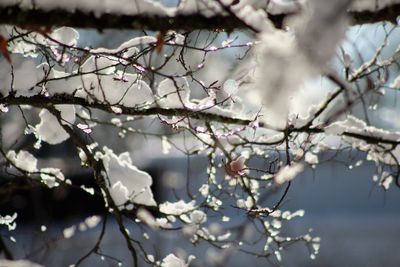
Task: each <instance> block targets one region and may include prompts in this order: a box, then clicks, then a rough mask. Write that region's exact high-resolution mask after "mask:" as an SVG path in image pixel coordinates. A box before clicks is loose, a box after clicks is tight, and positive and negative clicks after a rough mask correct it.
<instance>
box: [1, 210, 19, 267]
mask: <svg viewBox="0 0 400 267" xmlns="http://www.w3.org/2000/svg"><path fill="white" fill-rule="evenodd" d="M17 216H18V214H17V213H16V212H14V214H13V215H5V216H1V215H0V224H2V225H6V226H7V228H8V231H13V230H15V228H16V227H17V223H16V222H15V219H17ZM0 266H1V265H0Z"/></svg>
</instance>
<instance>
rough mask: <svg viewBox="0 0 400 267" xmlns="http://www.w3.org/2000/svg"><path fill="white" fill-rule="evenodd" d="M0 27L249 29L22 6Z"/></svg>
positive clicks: (0, 17)
mask: <svg viewBox="0 0 400 267" xmlns="http://www.w3.org/2000/svg"><path fill="white" fill-rule="evenodd" d="M348 14H349V16H350V18H351V21H352V24H365V23H375V22H381V21H390V22H393V23H396V18H397V16H398V14H400V4H393V5H391V6H388V7H385V8H383V9H381V10H378V11H349V12H348ZM289 15H291V14H280V15H272V14H269V16H268V18H269V19H270V20H271V21H272V22H273V23H274V25H275V26H276V27H277V28H281V27H282V25H283V21H284V19H285V18H286V17H287V16H289ZM0 24H11V25H16V26H19V27H23V28H39V27H46V28H50V27H55V26H70V27H77V28H93V29H98V30H99V31H101V30H105V29H145V30H154V31H167V30H199V29H204V30H214V31H222V30H223V31H228V32H229V31H233V30H235V29H243V28H246V25H245V24H243V22H242V21H241V20H239V19H238V18H237V17H235V16H233V15H226V16H224V15H216V16H213V17H206V16H203V15H201V14H191V15H176V16H174V17H168V16H151V15H148V14H139V15H120V14H112V13H109V14H103V15H101V16H98V15H95V14H94V13H93V12H89V13H86V12H83V11H80V10H76V11H75V12H73V13H72V12H70V11H68V10H63V9H53V10H41V9H22V8H21V7H19V6H18V5H14V6H3V7H0Z"/></svg>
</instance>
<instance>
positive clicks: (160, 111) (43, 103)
mask: <svg viewBox="0 0 400 267" xmlns="http://www.w3.org/2000/svg"><path fill="white" fill-rule="evenodd" d="M0 104H3V105H5V106H9V105H30V106H34V107H37V108H47V109H48V108H49V107H50V106H53V105H59V104H70V105H80V106H83V107H87V108H94V109H98V110H102V111H105V112H109V113H114V111H113V110H112V107H118V108H120V109H121V115H131V116H151V115H164V116H181V117H188V118H192V119H198V120H202V121H213V122H220V123H226V124H235V125H245V126H247V125H250V124H251V123H252V122H254V121H253V120H250V119H242V118H234V117H228V116H223V115H218V114H214V113H208V112H206V111H204V110H203V111H196V110H190V109H185V108H171V109H167V108H160V107H153V108H147V109H136V108H129V107H124V106H120V105H114V106H111V105H109V104H106V103H100V102H90V103H89V102H88V101H86V100H85V99H83V98H79V97H74V96H68V95H56V96H52V97H46V96H42V95H35V96H31V97H24V96H19V97H15V96H7V97H3V98H0ZM260 127H263V128H268V127H267V126H266V125H264V124H263V123H260ZM277 131H279V130H277ZM282 131H287V132H288V134H290V133H292V132H304V133H310V134H312V133H314V134H315V133H323V132H324V129H319V128H312V127H311V126H304V127H301V128H289V129H285V130H282ZM341 135H342V136H348V137H353V138H356V139H360V140H364V141H365V142H367V143H369V144H379V143H382V144H390V145H398V144H400V141H398V140H390V139H383V138H382V137H379V136H373V135H368V134H361V133H353V132H343V133H342V134H341Z"/></svg>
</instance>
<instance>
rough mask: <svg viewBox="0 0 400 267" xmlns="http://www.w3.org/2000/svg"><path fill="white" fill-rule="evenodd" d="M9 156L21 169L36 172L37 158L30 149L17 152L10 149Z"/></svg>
mask: <svg viewBox="0 0 400 267" xmlns="http://www.w3.org/2000/svg"><path fill="white" fill-rule="evenodd" d="M7 158H8V159H9V160H10V161H11V162H12V163H13V164H14V165H15V166H16V167H18V168H19V169H21V170H24V171H27V172H36V171H37V170H38V169H37V162H38V161H37V159H36V158H35V157H34V156H33V155H32V154H31V153H29V152H28V151H25V150H20V151H19V152H18V153H15V151H14V150H10V151H8V153H7Z"/></svg>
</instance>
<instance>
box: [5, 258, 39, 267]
mask: <svg viewBox="0 0 400 267" xmlns="http://www.w3.org/2000/svg"><path fill="white" fill-rule="evenodd" d="M0 266H1V267H43V266H42V265H39V264H37V263H34V262H31V261H28V260H5V259H0Z"/></svg>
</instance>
